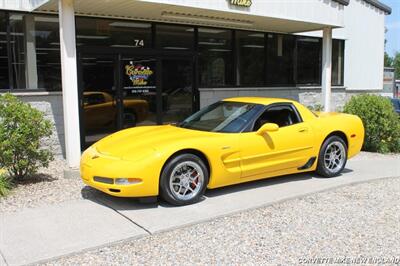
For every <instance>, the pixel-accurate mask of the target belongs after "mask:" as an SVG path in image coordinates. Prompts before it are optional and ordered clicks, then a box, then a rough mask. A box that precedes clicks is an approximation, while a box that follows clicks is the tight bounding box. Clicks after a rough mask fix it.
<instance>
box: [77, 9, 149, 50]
mask: <svg viewBox="0 0 400 266" xmlns="http://www.w3.org/2000/svg"><path fill="white" fill-rule="evenodd" d="M76 42H77V44H76V45H77V46H82V45H86V46H103V47H115V48H149V47H151V23H142V22H132V21H118V20H111V19H97V18H83V17H78V18H76Z"/></svg>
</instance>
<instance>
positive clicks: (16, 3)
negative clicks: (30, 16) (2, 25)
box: [0, 0, 50, 12]
mask: <svg viewBox="0 0 400 266" xmlns="http://www.w3.org/2000/svg"><path fill="white" fill-rule="evenodd" d="M49 1H50V0H11V1H10V0H8V1H7V0H3V1H0V9H4V10H12V11H27V12H31V11H33V10H35V9H38V8H39V7H40V6H42V5H44V4H46V3H47V2H49Z"/></svg>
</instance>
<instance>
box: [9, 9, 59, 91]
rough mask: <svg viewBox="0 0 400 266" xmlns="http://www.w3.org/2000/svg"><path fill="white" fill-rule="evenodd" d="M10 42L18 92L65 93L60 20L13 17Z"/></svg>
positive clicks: (19, 15) (12, 15) (21, 15)
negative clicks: (61, 91)
mask: <svg viewBox="0 0 400 266" xmlns="http://www.w3.org/2000/svg"><path fill="white" fill-rule="evenodd" d="M10 39H11V42H10V45H11V61H12V70H13V81H14V83H13V84H14V88H15V89H39V88H40V89H46V90H50V91H54V90H61V65H60V44H59V42H60V37H59V27H58V18H57V17H54V16H44V15H33V14H11V15H10Z"/></svg>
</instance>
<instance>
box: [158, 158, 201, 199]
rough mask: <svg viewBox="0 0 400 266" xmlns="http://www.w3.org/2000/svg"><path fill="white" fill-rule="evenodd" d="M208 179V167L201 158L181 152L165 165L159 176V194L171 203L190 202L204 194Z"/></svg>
mask: <svg viewBox="0 0 400 266" xmlns="http://www.w3.org/2000/svg"><path fill="white" fill-rule="evenodd" d="M208 180H209V173H208V169H207V167H206V165H205V164H204V162H203V160H202V159H200V158H199V157H198V156H196V155H194V154H188V153H185V154H181V155H178V156H176V157H173V158H172V159H171V160H169V161H168V162H167V164H166V165H165V167H164V169H163V171H162V173H161V177H160V196H161V198H162V199H164V200H165V201H166V202H168V203H170V204H172V205H176V206H182V205H188V204H192V203H195V202H198V201H199V200H200V198H201V197H202V196H203V195H204V192H205V190H206V188H207V184H208Z"/></svg>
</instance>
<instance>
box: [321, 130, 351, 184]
mask: <svg viewBox="0 0 400 266" xmlns="http://www.w3.org/2000/svg"><path fill="white" fill-rule="evenodd" d="M346 162H347V145H346V143H345V142H344V141H343V139H342V138H340V137H338V136H331V137H329V138H328V139H327V140H325V141H324V143H323V144H322V147H321V150H320V152H319V156H318V166H317V173H318V174H320V175H321V176H324V177H334V176H338V175H339V174H340V173H341V172H342V171H343V169H344V167H345V166H346Z"/></svg>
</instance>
